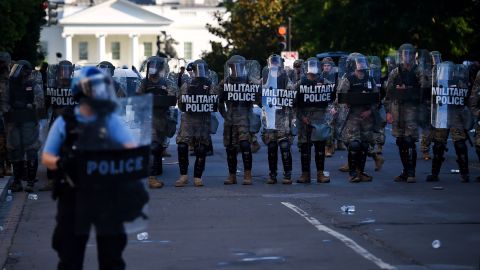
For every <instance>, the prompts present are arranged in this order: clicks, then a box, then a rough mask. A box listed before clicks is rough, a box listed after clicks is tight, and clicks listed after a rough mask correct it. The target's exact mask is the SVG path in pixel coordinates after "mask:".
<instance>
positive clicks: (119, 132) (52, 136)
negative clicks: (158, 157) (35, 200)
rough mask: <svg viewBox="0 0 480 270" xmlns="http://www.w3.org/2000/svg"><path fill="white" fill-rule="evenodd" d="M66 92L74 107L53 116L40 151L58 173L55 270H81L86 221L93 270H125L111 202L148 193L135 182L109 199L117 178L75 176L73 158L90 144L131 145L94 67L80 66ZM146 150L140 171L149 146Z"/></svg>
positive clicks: (123, 241)
mask: <svg viewBox="0 0 480 270" xmlns="http://www.w3.org/2000/svg"><path fill="white" fill-rule="evenodd" d="M72 92H73V95H74V97H75V99H76V100H78V102H79V105H77V106H75V107H74V108H73V109H71V110H68V111H66V112H64V113H63V115H62V116H61V117H59V118H57V119H56V120H55V122H54V123H53V125H52V127H51V129H50V132H49V134H48V137H47V140H46V143H45V147H44V150H43V154H42V163H43V164H44V165H45V166H46V167H47V168H48V169H50V170H57V171H58V173H57V174H56V175H58V178H57V179H56V180H55V184H54V191H53V198H54V199H57V201H58V208H57V216H56V221H57V224H56V227H55V231H54V234H53V241H52V244H53V248H54V249H55V250H56V251H57V253H58V256H59V263H58V269H82V267H83V258H84V255H85V248H86V244H87V241H88V238H89V232H90V228H91V226H92V225H93V226H94V227H95V230H96V240H97V245H98V260H99V269H125V262H124V260H123V259H122V252H123V250H124V248H125V247H126V245H127V235H126V233H125V229H124V224H123V222H124V220H123V217H121V214H120V213H121V212H120V211H119V210H118V208H119V207H118V206H117V204H118V203H124V201H123V200H124V199H126V200H129V199H128V198H129V197H132V196H136V195H138V194H140V195H141V196H143V197H145V196H146V197H147V200H148V194H146V191H145V189H144V188H143V185H141V187H140V191H139V192H140V193H135V194H133V193H132V192H136V191H133V190H131V189H130V190H129V192H130V196H125V197H122V202H120V201H115V199H112V198H116V197H115V196H118V194H117V193H118V190H119V189H120V188H121V187H122V185H121V184H122V183H124V182H123V181H122V179H121V178H120V179H119V178H117V179H116V181H115V182H108V181H107V178H106V177H103V178H100V179H98V176H97V178H95V177H93V176H91V177H90V178H89V177H88V175H87V177H85V176H80V175H82V174H79V173H77V171H76V170H77V168H78V167H81V165H79V164H82V162H81V161H82V160H83V159H82V158H80V157H79V156H81V154H82V153H86V152H87V151H89V149H90V148H91V147H96V149H105V150H109V149H112V148H110V147H118V148H115V149H124V150H125V149H126V150H130V149H132V148H134V147H136V143H135V141H134V138H133V135H132V134H131V133H130V131H129V129H128V127H127V126H126V125H125V123H124V122H123V121H122V119H121V118H120V117H119V116H118V115H117V114H114V112H115V110H116V109H117V104H118V103H117V102H116V101H115V92H114V87H113V83H112V80H111V79H110V77H109V76H106V75H104V74H103V73H102V72H101V71H100V70H98V69H97V68H94V67H89V68H84V69H83V70H82V71H81V74H80V77H79V78H78V80H74V81H73V82H72ZM97 151H98V150H97ZM146 152H147V154H146V157H147V158H146V160H147V162H146V163H145V175H146V174H147V166H148V165H147V164H148V152H149V150H148V149H147V151H146ZM87 153H88V152H87ZM107 153H108V151H107ZM83 155H85V154H83ZM111 155H112V156H114V154H111ZM89 158H95V157H92V156H90V157H89ZM112 158H114V157H112ZM85 171H86V170H85ZM89 182H93V183H94V184H91V185H88V183H89ZM140 184H141V183H140ZM112 187H115V188H112ZM137 191H138V189H137ZM142 192H143V193H142ZM145 194H146V195H145ZM145 203H146V202H145ZM121 210H124V209H121Z"/></svg>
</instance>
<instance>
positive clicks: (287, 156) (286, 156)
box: [280, 140, 292, 185]
mask: <svg viewBox="0 0 480 270" xmlns="http://www.w3.org/2000/svg"><path fill="white" fill-rule="evenodd" d="M280 153H281V155H282V164H283V180H282V184H284V185H291V184H292V153H291V152H290V143H289V142H288V141H286V140H283V141H281V142H280Z"/></svg>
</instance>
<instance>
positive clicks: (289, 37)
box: [288, 17, 292, 52]
mask: <svg viewBox="0 0 480 270" xmlns="http://www.w3.org/2000/svg"><path fill="white" fill-rule="evenodd" d="M288 51H289V52H291V51H292V17H288Z"/></svg>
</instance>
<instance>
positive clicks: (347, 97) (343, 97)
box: [338, 93, 380, 105]
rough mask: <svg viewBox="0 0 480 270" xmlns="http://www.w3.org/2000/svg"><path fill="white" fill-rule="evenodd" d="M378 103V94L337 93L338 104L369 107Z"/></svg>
mask: <svg viewBox="0 0 480 270" xmlns="http://www.w3.org/2000/svg"><path fill="white" fill-rule="evenodd" d="M379 102H380V93H338V103H346V104H348V105H369V104H376V103H379Z"/></svg>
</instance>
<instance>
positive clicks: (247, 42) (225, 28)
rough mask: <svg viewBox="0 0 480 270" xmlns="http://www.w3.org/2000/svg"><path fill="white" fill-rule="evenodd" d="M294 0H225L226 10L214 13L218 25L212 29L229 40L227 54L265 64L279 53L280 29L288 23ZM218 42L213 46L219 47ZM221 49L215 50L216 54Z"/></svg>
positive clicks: (224, 49)
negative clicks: (278, 33)
mask: <svg viewBox="0 0 480 270" xmlns="http://www.w3.org/2000/svg"><path fill="white" fill-rule="evenodd" d="M294 2H295V1H288V0H273V1H271V0H270V1H269V0H257V1H250V0H238V1H232V0H229V1H224V5H225V8H226V13H222V12H217V13H215V19H216V21H217V23H218V25H219V26H218V27H216V26H212V25H210V24H208V25H207V28H208V29H209V31H210V32H211V33H213V34H215V35H217V36H219V37H221V38H223V39H225V40H226V41H227V45H226V46H225V47H224V48H223V49H222V51H223V52H225V53H226V54H227V55H231V54H240V55H242V56H245V57H246V58H249V59H255V60H258V61H259V62H260V63H262V64H264V63H265V61H266V59H267V58H268V56H269V55H270V54H273V53H279V52H280V49H279V46H278V37H277V33H276V32H277V29H278V27H279V26H280V25H282V24H286V22H287V18H288V14H289V13H290V12H291V10H290V8H291V6H292V3H294ZM218 46H219V45H218V44H216V47H215V48H213V47H212V49H217V50H218V49H219V48H218ZM215 54H218V52H213V53H212V55H211V56H210V57H213V56H214V55H215Z"/></svg>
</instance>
